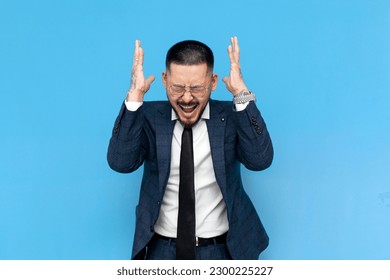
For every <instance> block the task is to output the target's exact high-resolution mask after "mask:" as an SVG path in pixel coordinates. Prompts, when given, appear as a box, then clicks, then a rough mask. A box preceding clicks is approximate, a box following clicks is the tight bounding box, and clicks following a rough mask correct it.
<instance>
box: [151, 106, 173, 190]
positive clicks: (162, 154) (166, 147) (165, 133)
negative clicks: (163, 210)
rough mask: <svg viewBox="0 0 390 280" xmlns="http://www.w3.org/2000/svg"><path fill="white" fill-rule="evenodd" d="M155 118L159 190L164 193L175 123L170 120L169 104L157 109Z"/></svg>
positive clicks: (169, 165)
mask: <svg viewBox="0 0 390 280" xmlns="http://www.w3.org/2000/svg"><path fill="white" fill-rule="evenodd" d="M155 116H156V119H155V122H156V145H157V163H158V170H159V172H158V174H159V189H160V191H161V192H164V191H165V187H166V185H167V181H168V176H169V170H170V167H171V146H172V135H173V128H174V126H175V122H174V121H172V120H171V106H170V104H169V102H167V104H166V106H164V107H162V108H161V109H159V110H158V112H157V114H156V115H155Z"/></svg>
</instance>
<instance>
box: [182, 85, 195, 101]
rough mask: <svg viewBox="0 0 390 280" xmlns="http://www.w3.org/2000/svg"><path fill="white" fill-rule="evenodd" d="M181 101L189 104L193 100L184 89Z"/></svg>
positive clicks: (189, 93)
mask: <svg viewBox="0 0 390 280" xmlns="http://www.w3.org/2000/svg"><path fill="white" fill-rule="evenodd" d="M181 99H182V100H183V102H185V103H189V102H190V101H191V100H192V99H194V97H193V96H192V94H191V92H190V91H189V90H187V88H186V91H185V92H184V93H183V96H182V97H181Z"/></svg>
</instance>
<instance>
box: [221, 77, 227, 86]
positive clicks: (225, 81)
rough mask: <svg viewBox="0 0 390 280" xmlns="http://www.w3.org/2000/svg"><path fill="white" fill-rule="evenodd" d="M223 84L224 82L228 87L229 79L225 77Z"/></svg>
mask: <svg viewBox="0 0 390 280" xmlns="http://www.w3.org/2000/svg"><path fill="white" fill-rule="evenodd" d="M222 82H224V83H225V84H226V85H228V77H223V78H222Z"/></svg>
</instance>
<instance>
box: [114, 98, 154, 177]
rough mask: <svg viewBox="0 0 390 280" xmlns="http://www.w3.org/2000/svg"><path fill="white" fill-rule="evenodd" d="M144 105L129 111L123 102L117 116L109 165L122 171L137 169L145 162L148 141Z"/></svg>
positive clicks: (127, 171) (128, 171)
mask: <svg viewBox="0 0 390 280" xmlns="http://www.w3.org/2000/svg"><path fill="white" fill-rule="evenodd" d="M143 111H144V105H142V106H141V107H140V108H139V109H138V110H137V111H134V112H132V111H128V110H127V109H126V106H125V104H122V107H121V110H120V112H119V115H118V117H117V118H116V121H115V124H114V128H113V130H112V136H111V139H110V143H109V146H108V153H107V161H108V164H109V166H110V167H111V168H112V169H113V170H115V171H118V172H121V173H130V172H133V171H135V170H137V169H138V168H139V167H140V166H141V165H142V164H143V162H144V159H145V157H146V154H147V151H148V148H147V147H148V142H147V139H146V136H145V132H144V130H143V124H144V112H143Z"/></svg>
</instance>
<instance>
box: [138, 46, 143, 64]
mask: <svg viewBox="0 0 390 280" xmlns="http://www.w3.org/2000/svg"><path fill="white" fill-rule="evenodd" d="M143 64H144V50H143V49H142V48H141V47H139V48H138V58H137V65H138V66H142V65H143Z"/></svg>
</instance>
